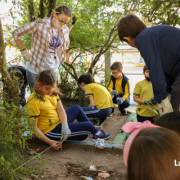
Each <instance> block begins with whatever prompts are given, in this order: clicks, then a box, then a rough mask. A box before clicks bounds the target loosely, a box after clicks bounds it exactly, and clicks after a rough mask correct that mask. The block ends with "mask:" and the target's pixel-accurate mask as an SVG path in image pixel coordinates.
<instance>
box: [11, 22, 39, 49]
mask: <svg viewBox="0 0 180 180" xmlns="http://www.w3.org/2000/svg"><path fill="white" fill-rule="evenodd" d="M37 28H38V23H37V22H36V21H33V22H31V23H29V24H26V25H24V26H21V27H19V28H17V29H15V30H14V31H12V36H13V38H14V40H15V42H16V44H17V46H18V47H19V48H20V50H23V49H25V46H24V44H23V41H22V39H21V36H25V35H27V34H32V33H34V32H36V31H37Z"/></svg>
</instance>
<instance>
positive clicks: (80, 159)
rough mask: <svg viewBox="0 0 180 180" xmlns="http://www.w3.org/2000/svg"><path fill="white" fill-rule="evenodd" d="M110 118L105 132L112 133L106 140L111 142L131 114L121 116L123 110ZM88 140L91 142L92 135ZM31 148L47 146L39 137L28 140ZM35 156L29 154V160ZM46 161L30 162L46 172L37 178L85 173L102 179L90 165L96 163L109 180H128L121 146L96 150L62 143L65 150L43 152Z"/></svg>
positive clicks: (62, 179)
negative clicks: (108, 175)
mask: <svg viewBox="0 0 180 180" xmlns="http://www.w3.org/2000/svg"><path fill="white" fill-rule="evenodd" d="M116 114H117V110H115V114H114V115H113V116H112V117H108V119H107V121H106V122H105V124H104V131H105V132H108V133H110V134H111V137H110V139H108V140H107V141H106V143H112V141H113V140H114V138H115V137H116V135H117V134H118V131H119V129H120V128H121V126H122V124H123V123H124V121H125V120H126V119H127V118H128V116H129V115H126V116H120V113H118V115H116ZM86 141H92V138H91V137H89V138H88V139H87V140H86ZM28 143H29V148H31V149H33V150H37V149H43V148H47V147H48V145H46V144H45V143H44V142H42V141H40V140H38V139H32V140H29V141H28ZM30 157H33V156H30V155H29V156H28V157H27V160H28V159H29V158H30ZM41 158H42V159H43V160H46V164H45V163H44V162H42V161H38V160H33V161H32V162H30V163H29V165H32V166H39V167H41V168H42V169H43V170H44V175H42V177H38V178H36V179H44V180H51V179H53V180H79V179H83V178H82V176H87V177H91V178H92V179H93V180H101V179H102V178H100V177H98V173H99V171H90V170H89V167H90V165H95V166H96V167H97V170H101V171H106V172H108V173H109V174H110V177H108V178H106V179H107V180H108V179H109V180H125V179H126V167H125V165H124V161H123V154H122V150H120V149H113V150H112V149H103V150H100V149H97V148H95V147H93V146H86V145H76V144H71V143H63V150H62V151H61V150H60V151H55V150H53V149H52V148H51V149H49V150H47V151H46V152H44V153H43V154H42V155H41Z"/></svg>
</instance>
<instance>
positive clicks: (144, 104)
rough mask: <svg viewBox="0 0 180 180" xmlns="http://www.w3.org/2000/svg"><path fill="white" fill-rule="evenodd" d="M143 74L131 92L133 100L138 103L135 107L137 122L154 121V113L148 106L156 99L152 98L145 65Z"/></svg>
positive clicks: (153, 103) (152, 104)
mask: <svg viewBox="0 0 180 180" xmlns="http://www.w3.org/2000/svg"><path fill="white" fill-rule="evenodd" d="M143 74H144V76H145V79H144V80H142V81H139V82H138V83H137V84H136V86H135V88H134V94H133V99H134V101H135V102H137V103H138V105H137V108H136V113H137V120H138V122H144V121H146V120H149V121H151V123H154V119H153V116H155V115H156V114H155V112H154V111H153V110H151V108H150V106H154V105H156V104H157V101H156V100H155V99H154V94H153V89H152V83H151V80H150V77H149V70H148V68H147V66H146V65H145V66H144V68H143Z"/></svg>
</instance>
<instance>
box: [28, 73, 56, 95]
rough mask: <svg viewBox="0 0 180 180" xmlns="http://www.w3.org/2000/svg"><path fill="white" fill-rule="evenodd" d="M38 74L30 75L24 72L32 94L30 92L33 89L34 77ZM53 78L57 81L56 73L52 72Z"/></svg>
mask: <svg viewBox="0 0 180 180" xmlns="http://www.w3.org/2000/svg"><path fill="white" fill-rule="evenodd" d="M37 75H38V74H34V73H31V72H30V71H28V70H26V78H27V81H28V84H29V87H30V90H31V93H32V90H33V89H34V84H35V81H36V77H37ZM54 75H55V78H56V80H57V75H58V71H56V72H54Z"/></svg>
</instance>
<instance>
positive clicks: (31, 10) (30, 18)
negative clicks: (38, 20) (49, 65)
mask: <svg viewBox="0 0 180 180" xmlns="http://www.w3.org/2000/svg"><path fill="white" fill-rule="evenodd" d="M28 12H29V21H30V22H32V21H35V17H33V16H34V3H33V0H29V2H28Z"/></svg>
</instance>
